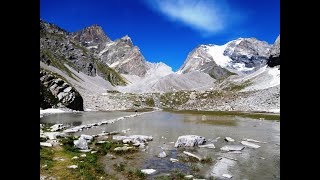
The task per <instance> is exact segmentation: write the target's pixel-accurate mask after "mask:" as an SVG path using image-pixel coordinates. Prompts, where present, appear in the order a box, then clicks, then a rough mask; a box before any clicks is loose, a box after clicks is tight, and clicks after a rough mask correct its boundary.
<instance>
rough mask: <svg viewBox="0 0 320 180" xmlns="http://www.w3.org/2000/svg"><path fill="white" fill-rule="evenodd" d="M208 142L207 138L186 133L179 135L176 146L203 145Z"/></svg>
mask: <svg viewBox="0 0 320 180" xmlns="http://www.w3.org/2000/svg"><path fill="white" fill-rule="evenodd" d="M205 142H206V138H204V137H201V136H197V135H184V136H179V137H178V140H177V142H176V143H175V145H174V147H182V146H185V147H187V146H188V147H194V146H197V145H202V144H204V143H205Z"/></svg>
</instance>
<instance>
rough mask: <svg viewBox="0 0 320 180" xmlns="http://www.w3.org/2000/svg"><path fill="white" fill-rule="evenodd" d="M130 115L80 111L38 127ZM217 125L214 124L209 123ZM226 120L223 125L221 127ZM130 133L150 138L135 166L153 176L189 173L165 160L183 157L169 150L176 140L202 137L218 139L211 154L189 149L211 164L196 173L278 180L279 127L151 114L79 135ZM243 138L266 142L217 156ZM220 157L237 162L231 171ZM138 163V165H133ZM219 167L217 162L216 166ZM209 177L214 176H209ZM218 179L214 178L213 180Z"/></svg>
mask: <svg viewBox="0 0 320 180" xmlns="http://www.w3.org/2000/svg"><path fill="white" fill-rule="evenodd" d="M130 114H133V113H132V112H83V113H66V114H55V115H50V116H46V117H43V118H42V119H41V121H40V122H41V123H44V124H47V125H50V124H53V123H63V124H67V125H70V126H75V125H81V124H88V123H92V122H99V121H102V120H106V119H114V118H117V117H121V116H126V115H130ZM214 120H217V121H219V123H212V122H211V121H214ZM224 121H225V123H224ZM125 129H131V130H130V131H128V132H127V133H126V134H125V135H134V134H138V135H151V136H153V141H150V142H149V144H148V146H147V147H148V148H147V149H146V151H145V152H141V155H140V156H139V160H138V161H139V162H136V163H134V164H135V165H136V166H139V168H153V169H156V170H157V172H156V173H155V174H154V175H159V174H165V173H169V171H170V170H172V169H173V168H178V169H180V170H181V171H184V172H185V173H190V172H191V171H190V168H189V167H188V166H187V165H186V164H182V163H171V162H170V161H169V159H170V157H172V158H177V156H179V155H181V154H182V151H181V150H177V149H176V148H174V144H172V143H170V142H175V141H176V140H177V138H178V137H179V136H181V135H188V134H194V135H199V136H204V137H206V139H207V140H208V141H211V140H214V139H216V138H217V137H221V138H220V139H219V140H217V141H216V142H213V143H214V145H215V146H216V148H215V149H206V148H198V147H195V148H191V149H189V150H188V151H190V152H191V151H192V152H193V153H194V154H197V155H199V156H201V157H204V156H208V157H211V158H212V159H213V161H214V162H213V163H211V164H200V163H198V164H197V166H198V167H199V169H200V171H199V172H198V174H200V175H204V176H208V175H210V174H211V173H212V172H215V174H214V175H215V176H221V175H222V174H223V173H229V174H231V175H233V179H280V146H278V145H276V144H277V143H278V144H280V123H279V122H275V121H267V120H263V121H261V120H256V119H248V118H241V117H237V116H224V117H217V116H208V115H206V116H203V115H190V114H174V113H170V112H161V111H160V112H153V113H148V114H144V115H142V116H138V117H133V118H127V119H124V120H120V121H117V122H115V123H113V124H108V125H103V126H99V127H95V128H91V129H88V130H84V131H81V132H77V133H75V135H80V134H89V135H90V134H91V135H92V134H99V133H101V132H102V131H106V132H111V131H121V130H125ZM226 136H228V137H231V138H233V139H235V142H225V141H224V140H223V139H224V137H226ZM243 138H250V139H256V140H259V141H264V142H267V143H266V144H261V143H255V144H258V145H260V146H261V147H260V148H258V149H251V148H248V147H246V148H245V149H244V150H242V154H229V153H223V152H221V151H220V148H221V147H222V146H224V145H227V144H240V141H241V140H242V139H243ZM160 146H161V147H163V148H164V149H165V150H166V153H167V155H168V157H166V158H164V159H160V158H157V157H156V156H157V155H158V153H159V152H161V149H160ZM219 156H225V157H231V158H235V159H237V161H234V162H231V163H230V164H231V165H230V166H229V165H226V164H223V162H220V161H219V160H218V157H219ZM135 161H137V160H135ZM219 162H220V163H219ZM212 175H213V174H212ZM216 179H219V178H216Z"/></svg>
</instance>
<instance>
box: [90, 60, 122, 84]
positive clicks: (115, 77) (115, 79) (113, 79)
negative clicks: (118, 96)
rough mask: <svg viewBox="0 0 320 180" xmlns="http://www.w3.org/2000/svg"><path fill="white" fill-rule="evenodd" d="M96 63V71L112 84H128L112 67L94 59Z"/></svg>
mask: <svg viewBox="0 0 320 180" xmlns="http://www.w3.org/2000/svg"><path fill="white" fill-rule="evenodd" d="M96 63H97V69H98V71H99V72H100V73H102V74H103V76H104V77H105V79H106V80H108V81H109V82H110V83H111V84H112V85H113V86H125V85H127V84H128V83H127V82H126V80H125V79H124V78H123V77H122V76H121V75H120V74H119V73H117V72H116V71H115V70H114V69H112V68H110V67H108V66H106V65H104V64H103V63H102V62H100V61H98V60H96Z"/></svg>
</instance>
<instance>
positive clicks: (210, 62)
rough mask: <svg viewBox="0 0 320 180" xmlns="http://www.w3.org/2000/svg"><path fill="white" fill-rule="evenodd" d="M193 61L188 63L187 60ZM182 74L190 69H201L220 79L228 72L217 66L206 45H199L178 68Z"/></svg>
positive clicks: (190, 70)
mask: <svg viewBox="0 0 320 180" xmlns="http://www.w3.org/2000/svg"><path fill="white" fill-rule="evenodd" d="M190 61H193V62H192V63H191V64H192V65H190V64H188V62H190ZM179 70H180V71H181V72H182V73H183V74H185V73H189V72H192V71H201V72H204V73H207V74H209V75H210V76H211V77H213V78H214V79H222V78H224V77H227V76H228V75H229V74H230V72H229V71H228V70H227V69H225V68H222V67H220V66H218V65H217V64H216V62H215V61H214V59H213V58H212V56H211V55H210V54H209V53H208V52H207V48H206V45H200V46H198V47H197V48H195V49H193V50H192V51H191V52H190V53H189V54H188V57H187V59H186V60H185V62H184V64H183V65H182V66H181V67H180V69H179Z"/></svg>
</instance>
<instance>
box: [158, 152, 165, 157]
mask: <svg viewBox="0 0 320 180" xmlns="http://www.w3.org/2000/svg"><path fill="white" fill-rule="evenodd" d="M158 157H159V158H165V157H167V154H166V152H164V151H162V152H160V153H159V155H158Z"/></svg>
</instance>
